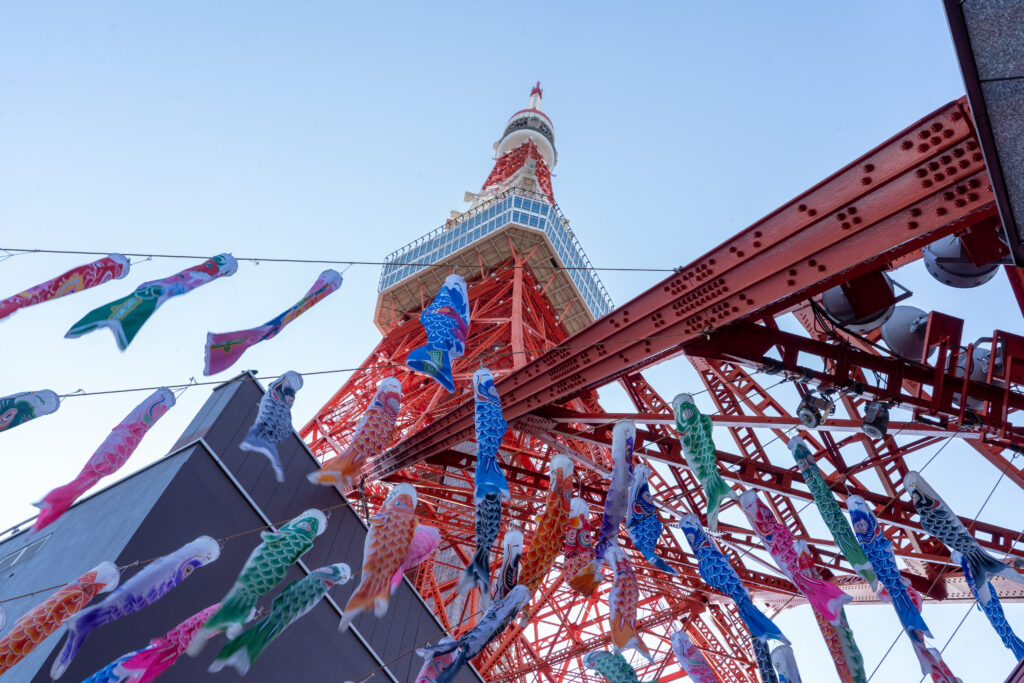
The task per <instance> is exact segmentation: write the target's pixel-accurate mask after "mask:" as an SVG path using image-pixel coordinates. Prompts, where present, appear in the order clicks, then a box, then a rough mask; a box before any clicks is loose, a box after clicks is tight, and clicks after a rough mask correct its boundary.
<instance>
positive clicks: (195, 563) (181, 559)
mask: <svg viewBox="0 0 1024 683" xmlns="http://www.w3.org/2000/svg"><path fill="white" fill-rule="evenodd" d="M218 557H220V546H219V545H218V544H217V541H215V540H213V539H212V538H210V537H209V536H200V537H199V538H197V539H196V540H194V541H192V542H190V543H186V544H185V545H183V546H182V547H180V548H178V549H177V550H175V551H174V552H173V553H171V554H170V555H164V556H163V557H161V558H160V559H158V560H155V561H153V562H150V563H149V564H147V565H146V566H145V567H143V568H142V569H140V570H139V572H138V573H137V574H135V575H134V576H132V577H131V578H130V579H128V580H127V581H125V582H123V583H122V584H121V585H120V586H118V587H117V588H116V589H115V590H114V591H113V592H112V593H110V595H108V596H107V597H106V598H105V599H104V600H103V601H102V602H100V603H98V604H96V605H93V606H92V607H87V608H86V609H84V610H82V611H81V612H79V613H78V616H76V617H75V619H74V621H72V622H71V624H70V625H69V626H68V639H67V641H65V643H64V648H63V649H62V650H61V651H60V654H59V655H57V658H56V659H55V660H53V667H52V668H51V669H50V678H54V679H57V678H60V677H61V675H62V674H63V673H64V672H65V671H67V668H68V666H70V665H71V661H72V660H73V659H74V658H75V655H76V654H78V650H79V649H81V647H82V643H83V641H85V638H86V636H88V635H89V634H90V633H92V632H93V631H95V630H96V629H97V628H99V627H100V626H103V625H105V624H109V623H111V622H112V621H116V620H118V619H120V618H121V617H125V616H128V615H129V614H132V613H134V612H138V611H139V610H140V609H142V608H144V607H149V606H150V605H152V604H153V603H154V602H156V601H157V600H159V599H160V598H162V597H163V596H165V595H167V593H169V592H170V590H171V589H172V588H174V587H175V586H177V585H178V584H180V583H181V582H182V581H184V580H185V579H187V578H188V577H189V576H191V575H192V573H193V572H194V571H195V570H196V569H198V568H199V567H202V566H204V565H207V564H209V563H211V562H213V561H214V560H216V559H217V558H218Z"/></svg>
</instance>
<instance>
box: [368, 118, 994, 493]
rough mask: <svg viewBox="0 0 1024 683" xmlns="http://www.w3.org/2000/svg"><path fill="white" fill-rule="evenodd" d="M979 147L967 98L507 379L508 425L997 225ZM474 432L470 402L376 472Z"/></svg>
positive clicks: (414, 437)
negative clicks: (715, 335) (954, 237)
mask: <svg viewBox="0 0 1024 683" xmlns="http://www.w3.org/2000/svg"><path fill="white" fill-rule="evenodd" d="M977 148H978V144H977V140H976V139H975V137H974V134H973V132H972V130H971V127H970V125H969V115H968V113H967V111H966V104H965V102H964V100H963V99H961V100H958V101H956V102H953V103H950V104H949V105H946V106H945V107H942V108H940V109H939V110H937V111H936V112H934V113H932V114H930V115H929V116H927V117H925V118H924V119H922V120H920V121H919V122H917V123H915V124H914V125H913V126H911V127H909V128H907V129H906V130H904V131H902V132H900V133H899V134H898V135H896V136H894V137H893V138H891V139H890V140H888V141H886V142H885V143H883V144H882V145H880V146H879V147H877V148H876V149H874V150H872V151H871V152H869V153H868V154H866V155H864V156H862V157H861V158H860V159H858V160H856V161H855V162H853V163H852V164H849V165H848V166H846V167H845V168H843V169H842V170H840V171H839V172H837V173H835V174H834V175H832V176H831V177H829V178H827V179H826V180H824V181H822V182H821V183H819V184H818V185H816V186H815V187H813V188H811V189H810V190H808V191H807V192H805V193H803V194H802V195H800V196H799V197H797V198H796V199H794V200H793V201H791V202H789V203H787V204H786V205H784V206H783V207H782V208H780V209H778V210H776V211H775V212H773V213H772V214H770V215H769V216H767V217H766V218H764V219H762V220H760V221H758V222H757V223H755V224H754V225H752V226H750V227H749V228H747V229H746V230H744V231H743V232H741V233H739V234H738V235H737V236H735V237H733V238H731V239H730V240H729V241H727V242H725V243H724V244H722V245H720V246H719V247H717V248H715V249H713V250H712V251H710V252H708V253H707V254H705V255H704V256H702V257H700V258H699V259H697V260H695V261H694V262H692V263H690V264H689V265H688V266H685V267H683V268H680V269H679V272H678V273H676V274H674V275H672V276H670V277H668V278H666V279H665V280H664V281H662V282H661V283H659V284H657V285H655V286H654V287H652V288H651V289H649V290H648V291H646V292H644V293H643V294H640V295H639V296H638V297H636V298H634V299H633V300H632V301H630V302H628V303H627V304H625V305H623V306H620V307H619V308H617V309H615V310H614V311H612V312H611V313H609V314H608V315H607V316H605V317H604V318H602V319H600V320H598V321H596V322H595V323H593V324H591V325H590V326H588V327H587V328H585V329H583V330H581V331H580V332H579V333H577V334H576V335H574V336H572V337H570V338H569V339H567V340H565V341H564V342H562V343H561V344H560V345H559V346H557V347H556V348H554V349H552V350H551V351H549V352H547V353H545V354H544V355H542V356H541V357H539V358H537V359H536V360H534V361H532V362H530V363H528V364H527V365H525V366H523V367H521V368H519V369H517V370H515V371H514V372H511V373H509V374H508V375H506V376H505V377H503V378H501V379H500V380H499V381H498V382H497V387H498V391H499V392H500V394H501V396H502V403H503V409H504V413H505V415H506V419H508V420H509V421H510V422H512V421H514V420H515V419H516V418H519V417H521V416H523V415H526V414H527V413H528V412H530V411H532V410H534V409H536V408H539V407H541V406H544V405H548V404H550V403H552V402H556V401H559V400H562V399H565V398H567V397H569V396H572V395H575V394H577V393H578V392H580V391H582V390H585V389H587V388H592V387H597V386H601V385H603V384H605V383H607V382H609V381H613V380H614V379H616V378H618V377H620V376H622V375H624V374H626V373H628V372H630V371H634V370H637V369H640V368H642V367H644V366H645V365H647V364H649V363H650V362H652V361H653V360H656V359H658V358H661V357H664V356H666V355H671V354H674V353H677V352H678V346H679V345H680V344H682V343H685V342H692V341H694V340H696V339H698V338H701V337H702V336H703V335H704V334H706V333H708V332H709V331H712V330H714V329H715V328H717V327H721V326H725V325H730V324H732V323H735V322H736V321H739V320H744V319H748V318H752V317H758V316H763V315H765V314H770V313H773V312H777V311H780V310H784V309H786V308H787V307H789V306H791V305H794V304H795V303H797V302H798V301H801V300H804V299H807V298H808V297H811V296H814V295H815V294H817V293H820V292H822V291H824V290H826V289H828V288H829V287H832V286H833V285H835V284H838V283H839V282H842V281H845V280H848V279H850V278H851V277H854V276H856V275H859V274H861V273H864V272H867V271H869V270H874V269H877V268H880V267H885V266H887V265H888V264H890V263H891V262H893V261H895V260H896V259H899V258H900V257H902V256H905V255H906V254H908V253H910V252H912V251H914V250H916V249H920V248H921V247H923V246H924V245H926V244H928V243H930V242H932V241H934V240H936V239H939V238H941V237H943V236H945V235H948V234H951V233H953V232H955V231H957V230H960V229H964V228H967V227H970V226H973V225H976V224H978V223H980V222H982V221H990V220H993V219H994V217H995V215H996V208H995V204H994V201H993V199H992V194H991V190H990V189H989V186H988V179H987V175H986V172H985V165H984V160H983V159H982V157H981V154H980V152H978V151H977ZM947 162H948V163H947ZM472 432H473V406H472V402H471V401H468V400H467V401H464V402H463V403H462V404H461V405H459V406H458V407H455V408H454V409H452V410H451V411H449V412H448V413H447V414H446V415H444V416H441V417H439V419H437V420H436V421H435V422H434V423H432V424H431V425H429V426H427V427H425V428H424V429H421V430H420V431H418V432H417V433H415V434H411V435H409V436H408V437H407V438H406V439H404V440H403V441H402V442H400V443H399V444H397V445H396V446H395V447H394V448H392V449H391V450H390V451H389V452H388V453H387V454H386V455H385V457H383V458H382V459H381V460H380V463H379V465H378V467H376V468H375V470H374V472H373V475H374V476H377V477H386V476H388V475H390V474H392V473H394V472H396V471H398V470H399V469H401V468H402V467H405V466H407V465H409V464H412V463H414V462H417V461H419V460H422V459H424V458H426V457H429V456H430V455H433V454H435V453H438V452H440V451H443V450H445V449H447V448H450V447H452V446H454V445H455V444H457V443H459V442H460V441H463V440H466V439H468V438H470V437H471V435H472Z"/></svg>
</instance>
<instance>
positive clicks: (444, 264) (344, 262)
mask: <svg viewBox="0 0 1024 683" xmlns="http://www.w3.org/2000/svg"><path fill="white" fill-rule="evenodd" d="M0 252H8V253H9V256H8V258H9V257H10V256H18V255H20V254H70V255H78V256H106V255H107V254H110V253H114V252H110V251H76V250H73V249H15V248H14V247H9V248H8V247H0ZM117 253H119V254H122V255H123V256H131V257H137V258H143V259H147V260H148V259H154V258H168V259H192V260H196V259H198V260H202V259H206V258H209V255H205V256H197V255H195V254H143V253H133V252H117ZM235 260H236V261H248V262H250V263H257V264H258V263H310V264H320V265H332V266H350V267H351V266H416V267H423V268H448V269H454V268H471V269H473V270H478V269H479V268H480V264H479V263H469V262H467V263H457V262H453V261H441V262H437V263H426V262H420V261H358V260H356V261H354V260H352V259H307V258H264V257H261V256H260V257H257V256H235ZM484 267H485V268H486V267H488V266H486V265H485V266H484ZM508 267H509V268H525V267H526V266H525V265H524V266H514V265H511V266H508ZM545 268H554V269H556V270H594V271H607V272H612V271H617V272H626V273H675V272H677V271H678V268H630V267H616V266H553V265H546V266H545Z"/></svg>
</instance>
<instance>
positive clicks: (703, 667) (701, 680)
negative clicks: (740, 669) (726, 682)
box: [671, 631, 719, 683]
mask: <svg viewBox="0 0 1024 683" xmlns="http://www.w3.org/2000/svg"><path fill="white" fill-rule="evenodd" d="M671 640H672V651H673V652H674V653H675V655H676V660H677V661H678V662H679V666H681V667H682V668H683V670H684V671H685V672H686V675H687V676H689V677H690V679H691V680H693V683H719V681H718V676H716V675H715V672H714V671H713V670H712V669H711V665H710V664H708V660H707V659H705V658H704V654H703V653H702V652H701V651H700V650H699V649H697V646H696V645H694V644H693V641H692V640H690V636H688V635H686V632H685V631H676V632H675V633H673V634H672V636H671Z"/></svg>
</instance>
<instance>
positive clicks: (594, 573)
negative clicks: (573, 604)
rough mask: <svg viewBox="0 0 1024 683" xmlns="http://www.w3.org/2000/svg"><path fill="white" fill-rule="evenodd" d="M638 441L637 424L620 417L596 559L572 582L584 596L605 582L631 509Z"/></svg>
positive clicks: (614, 432) (615, 430) (613, 437)
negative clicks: (608, 557)
mask: <svg viewBox="0 0 1024 683" xmlns="http://www.w3.org/2000/svg"><path fill="white" fill-rule="evenodd" d="M635 441H636V425H635V424H633V422H631V421H630V420H620V421H618V422H616V423H615V426H614V427H612V480H611V482H609V484H608V493H607V494H606V495H605V499H604V516H603V517H601V530H600V531H599V532H598V534H597V539H596V540H595V541H594V559H593V561H592V562H590V564H588V565H586V566H584V567H583V568H582V569H580V570H579V572H578V573H577V574H576V576H574V577H573V578H572V579H571V580H570V581H569V583H570V585H571V586H572V588H573V589H574V590H575V591H577V592H578V593H582V594H583V595H590V594H591V593H592V592H593V591H594V589H595V588H597V584H598V583H600V582H601V565H602V563H603V562H604V555H605V553H606V552H607V551H608V548H609V547H610V546H611V545H615V544H616V538H617V537H618V535H619V525H620V524H622V521H623V520H624V519H625V518H626V512H627V511H628V508H629V485H630V483H631V482H632V479H633V444H634V442H635Z"/></svg>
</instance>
